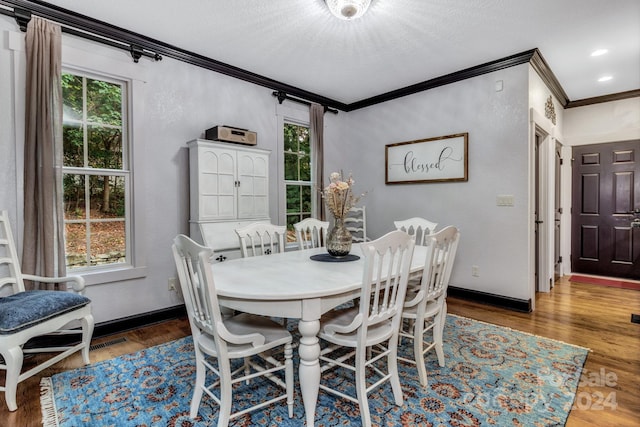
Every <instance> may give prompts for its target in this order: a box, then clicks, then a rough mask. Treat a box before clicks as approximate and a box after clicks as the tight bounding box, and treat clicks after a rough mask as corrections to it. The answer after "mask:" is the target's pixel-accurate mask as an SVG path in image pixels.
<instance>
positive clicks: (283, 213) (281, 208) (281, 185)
mask: <svg viewBox="0 0 640 427" xmlns="http://www.w3.org/2000/svg"><path fill="white" fill-rule="evenodd" d="M276 117H277V126H278V128H277V129H278V149H277V153H278V166H277V171H278V223H279V224H283V225H286V224H287V191H286V184H285V179H284V125H285V123H292V124H297V125H300V126H307V127H310V126H311V120H310V117H309V107H306V106H304V105H302V104H299V103H294V102H289V101H285V103H283V104H277V105H276ZM313 161H314V159H313V156H312V157H311V163H312V167H311V188H312V189H313V188H314V187H315V185H316V184H315V181H316V178H315V176H314V174H313V171H314V168H313ZM316 210H317V208H316V206H315V198H314V197H312V198H311V215H312V216H314V215H315V214H316ZM285 246H286V247H287V248H290V247H291V248H293V247H296V248H297V247H298V243H297V242H296V243H295V244H292V243H288V244H286V245H285Z"/></svg>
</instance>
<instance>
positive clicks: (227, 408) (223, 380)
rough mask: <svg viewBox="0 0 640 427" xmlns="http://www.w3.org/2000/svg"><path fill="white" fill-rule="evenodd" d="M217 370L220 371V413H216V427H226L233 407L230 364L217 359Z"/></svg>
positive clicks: (226, 360) (227, 361)
mask: <svg viewBox="0 0 640 427" xmlns="http://www.w3.org/2000/svg"><path fill="white" fill-rule="evenodd" d="M218 370H219V371H220V411H219V413H218V427H227V426H228V425H229V418H230V417H231V407H232V406H233V400H232V395H231V394H232V392H233V385H232V384H231V364H230V363H229V360H228V359H224V358H218Z"/></svg>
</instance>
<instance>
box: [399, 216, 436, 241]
mask: <svg viewBox="0 0 640 427" xmlns="http://www.w3.org/2000/svg"><path fill="white" fill-rule="evenodd" d="M393 225H395V227H396V229H397V230H402V231H405V232H407V233H409V234H410V235H411V236H413V239H414V240H415V242H416V245H421V246H425V245H426V241H427V238H428V236H429V234H431V233H433V232H434V231H435V230H436V227H437V226H438V223H437V222H433V221H429V220H428V219H424V218H419V217H414V218H409V219H405V220H402V221H394V222H393Z"/></svg>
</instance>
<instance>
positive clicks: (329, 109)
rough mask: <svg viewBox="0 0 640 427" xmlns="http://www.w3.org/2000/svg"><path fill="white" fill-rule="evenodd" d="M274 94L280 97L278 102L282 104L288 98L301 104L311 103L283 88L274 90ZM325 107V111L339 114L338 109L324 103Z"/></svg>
mask: <svg viewBox="0 0 640 427" xmlns="http://www.w3.org/2000/svg"><path fill="white" fill-rule="evenodd" d="M272 95H273V96H275V97H276V98H278V103H279V104H282V102H283V101H284V100H285V99H287V100H289V101H293V102H297V103H299V104H304V105H311V102H309V101H305V100H304V99H300V98H294V97H292V96H289V95H287V94H286V93H285V92H283V91H281V90H276V91H274V92H273V94H272ZM323 107H324V111H325V112H327V111H328V112H330V113H333V114H338V110H334V109H333V108H329V107H327V106H326V105H323Z"/></svg>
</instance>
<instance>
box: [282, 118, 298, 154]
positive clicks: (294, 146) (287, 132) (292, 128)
mask: <svg viewBox="0 0 640 427" xmlns="http://www.w3.org/2000/svg"><path fill="white" fill-rule="evenodd" d="M296 128H297V126H296V125H292V124H285V125H284V151H285V152H286V151H288V152H293V153H295V152H297V151H298V139H297V138H296V136H297V135H296V133H297V132H296Z"/></svg>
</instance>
